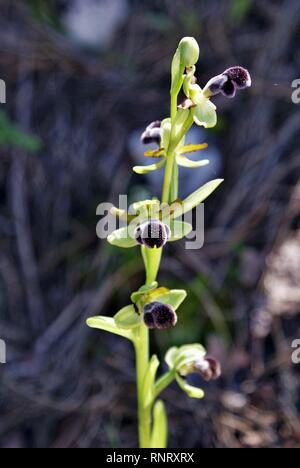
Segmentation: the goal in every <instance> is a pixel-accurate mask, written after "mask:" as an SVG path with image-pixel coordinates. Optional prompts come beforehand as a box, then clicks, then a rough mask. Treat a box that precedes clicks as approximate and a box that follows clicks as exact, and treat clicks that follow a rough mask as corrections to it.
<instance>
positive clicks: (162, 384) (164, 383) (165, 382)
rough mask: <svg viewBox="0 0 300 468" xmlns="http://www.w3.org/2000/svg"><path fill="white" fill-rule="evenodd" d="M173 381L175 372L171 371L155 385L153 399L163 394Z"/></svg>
mask: <svg viewBox="0 0 300 468" xmlns="http://www.w3.org/2000/svg"><path fill="white" fill-rule="evenodd" d="M174 379H175V370H174V369H171V370H170V371H169V372H167V373H166V374H164V375H163V376H162V377H161V378H160V379H158V381H157V382H156V384H155V398H157V397H158V396H159V395H160V394H161V392H163V391H164V390H165V389H166V388H167V387H168V386H169V385H170V384H171V383H172V382H173V380H174Z"/></svg>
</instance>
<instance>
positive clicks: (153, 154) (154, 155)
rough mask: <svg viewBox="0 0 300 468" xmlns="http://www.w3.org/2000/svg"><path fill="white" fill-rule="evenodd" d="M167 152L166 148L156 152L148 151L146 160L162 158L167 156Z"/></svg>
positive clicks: (145, 154)
mask: <svg viewBox="0 0 300 468" xmlns="http://www.w3.org/2000/svg"><path fill="white" fill-rule="evenodd" d="M165 152H166V150H165V149H164V148H160V149H158V150H154V151H146V152H145V153H144V156H146V158H161V157H162V156H164V155H165Z"/></svg>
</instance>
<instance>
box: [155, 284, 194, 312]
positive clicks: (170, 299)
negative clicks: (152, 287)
mask: <svg viewBox="0 0 300 468" xmlns="http://www.w3.org/2000/svg"><path fill="white" fill-rule="evenodd" d="M186 297H187V292H186V291H184V289H172V290H171V291H167V292H165V293H163V294H162V295H157V296H155V301H157V302H160V303H161V304H168V305H170V306H171V307H173V309H174V310H177V309H179V307H180V306H181V304H182V303H183V302H184V301H185V299H186Z"/></svg>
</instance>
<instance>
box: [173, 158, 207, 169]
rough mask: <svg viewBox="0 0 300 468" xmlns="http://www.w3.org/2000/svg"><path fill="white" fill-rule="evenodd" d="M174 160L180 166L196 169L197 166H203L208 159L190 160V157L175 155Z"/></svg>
mask: <svg viewBox="0 0 300 468" xmlns="http://www.w3.org/2000/svg"><path fill="white" fill-rule="evenodd" d="M176 162H177V164H178V166H180V167H186V168H188V169H196V168H198V167H204V166H207V165H208V164H209V160H208V159H202V160H201V161H192V160H191V159H189V158H187V157H184V156H179V155H178V156H176Z"/></svg>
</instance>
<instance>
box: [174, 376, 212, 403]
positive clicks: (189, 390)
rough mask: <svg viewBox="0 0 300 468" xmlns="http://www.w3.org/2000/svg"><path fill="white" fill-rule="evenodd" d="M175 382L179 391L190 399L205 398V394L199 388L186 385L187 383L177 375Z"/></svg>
mask: <svg viewBox="0 0 300 468" xmlns="http://www.w3.org/2000/svg"><path fill="white" fill-rule="evenodd" d="M176 381H177V383H178V385H179V387H180V388H181V390H183V391H184V392H185V393H186V394H187V395H188V396H189V397H190V398H198V399H202V398H204V397H205V393H204V391H203V390H202V389H201V388H198V387H194V386H193V385H190V384H188V383H187V381H186V380H185V379H183V378H182V377H180V376H179V375H178V374H176Z"/></svg>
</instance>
